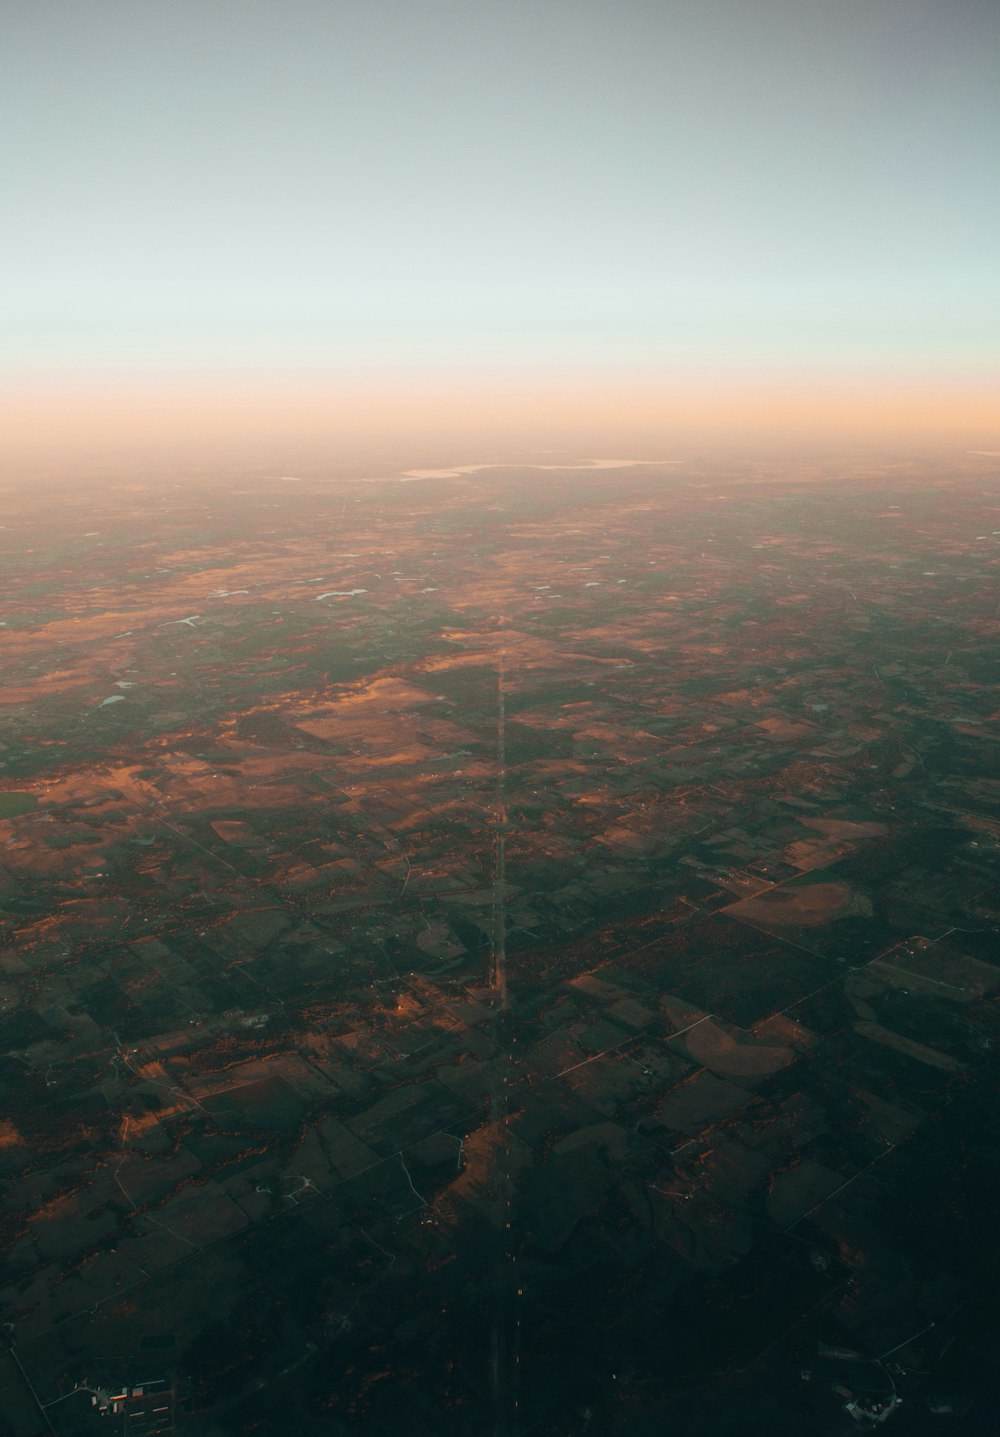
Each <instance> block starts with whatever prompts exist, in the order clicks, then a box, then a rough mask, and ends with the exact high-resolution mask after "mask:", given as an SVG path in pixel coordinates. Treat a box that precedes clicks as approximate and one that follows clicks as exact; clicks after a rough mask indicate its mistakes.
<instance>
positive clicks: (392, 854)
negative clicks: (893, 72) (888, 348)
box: [0, 457, 1000, 1437]
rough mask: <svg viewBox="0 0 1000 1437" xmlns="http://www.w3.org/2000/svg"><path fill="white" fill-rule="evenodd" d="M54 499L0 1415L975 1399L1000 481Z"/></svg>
mask: <svg viewBox="0 0 1000 1437" xmlns="http://www.w3.org/2000/svg"><path fill="white" fill-rule="evenodd" d="M977 464H978V465H979V467H978V468H977V467H976V465H977ZM53 492H54V491H53V490H52V489H50V488H42V489H38V490H22V491H15V492H13V493H11V494H9V495H8V496H7V498H6V502H5V514H4V516H3V517H4V524H5V528H4V529H3V530H2V531H0V540H2V547H3V550H4V556H3V560H2V572H3V591H4V592H3V606H2V612H0V621H2V624H3V627H2V628H0V662H2V672H3V683H4V700H5V703H4V708H3V715H2V720H0V921H2V930H0V932H2V939H3V948H2V957H0V1005H2V1006H0V1070H2V1075H3V1092H4V1107H3V1113H2V1117H0V1167H2V1173H3V1177H4V1186H3V1195H2V1197H0V1216H2V1223H3V1243H2V1268H0V1320H2V1322H3V1323H4V1324H5V1327H4V1331H5V1333H6V1335H7V1343H6V1344H5V1345H4V1346H3V1349H2V1351H0V1433H2V1434H3V1437H44V1434H47V1433H56V1434H59V1437H70V1434H87V1433H95V1434H97V1433H102V1432H103V1433H124V1434H128V1437H138V1434H152V1433H155V1432H168V1431H174V1430H176V1431H177V1432H178V1433H179V1434H192V1437H195V1434H197V1437H237V1434H251V1433H253V1434H270V1433H274V1434H283V1433H291V1432H295V1433H301V1434H305V1437H311V1434H317V1437H318V1434H323V1437H355V1434H366V1437H367V1434H383V1433H385V1434H389V1433H392V1434H401V1437H402V1434H409V1437H442V1434H445V1433H447V1434H454V1437H466V1434H467V1437H486V1434H497V1437H521V1434H524V1437H527V1434H529V1433H536V1434H546V1437H577V1434H581V1435H582V1434H591V1433H593V1434H622V1437H626V1434H627V1437H644V1434H647V1433H654V1432H670V1433H672V1434H677V1437H695V1434H702V1433H708V1432H709V1431H711V1432H715V1433H723V1434H732V1437H735V1434H739V1437H743V1434H753V1433H757V1432H761V1433H763V1432H767V1433H769V1434H780V1437H783V1434H788V1437H792V1434H795V1437H799V1434H801V1433H803V1432H807V1431H808V1432H815V1433H817V1434H830V1437H836V1434H840V1433H846V1432H854V1431H857V1430H859V1428H862V1429H863V1428H864V1427H865V1426H869V1427H873V1428H874V1427H875V1426H876V1425H877V1424H878V1423H879V1422H880V1421H881V1420H883V1419H884V1420H885V1421H886V1422H887V1423H888V1426H889V1429H890V1431H892V1432H894V1433H898V1434H899V1437H905V1434H924V1433H935V1432H941V1433H945V1432H948V1431H952V1430H961V1431H963V1432H970V1433H971V1432H986V1431H988V1430H992V1425H993V1424H994V1422H995V1412H994V1408H995V1400H996V1399H995V1390H994V1384H993V1383H992V1378H991V1374H992V1372H993V1371H994V1370H995V1365H996V1362H997V1360H998V1358H1000V1317H998V1314H997V1309H996V1303H995V1293H996V1287H997V1282H998V1280H1000V1248H998V1244H997V1235H996V1203H995V1194H996V1188H997V1180H998V1178H1000V1127H998V1123H997V1115H996V1111H995V1105H994V1093H995V1085H996V1080H997V1076H998V1071H1000V1070H998V1058H997V1053H998V1044H1000V1008H998V995H1000V952H998V947H997V931H998V925H1000V900H998V886H997V874H998V857H1000V848H998V843H1000V821H998V814H997V799H998V795H1000V762H998V757H1000V750H998V745H997V725H996V721H997V715H998V712H1000V659H998V647H997V643H998V638H1000V618H998V612H997V596H998V587H1000V586H998V584H997V578H998V573H1000V565H998V542H1000V490H998V486H997V478H996V471H995V461H991V460H989V459H988V458H985V457H984V458H982V459H979V460H964V461H962V462H961V463H959V464H956V465H955V466H954V467H952V468H948V467H945V466H943V465H937V466H934V467H928V466H923V467H921V466H920V465H918V464H914V463H906V464H901V465H898V466H895V467H886V468H884V469H879V468H878V467H872V468H871V469H869V470H867V471H865V470H863V469H862V468H861V467H860V466H855V467H854V468H853V469H851V468H847V467H845V468H844V469H843V470H841V471H838V470H836V469H835V468H832V467H831V468H829V469H828V470H827V472H825V473H822V474H820V473H818V472H812V473H803V472H802V471H799V470H796V468H795V466H794V465H791V464H786V465H783V466H781V467H780V468H779V467H776V466H771V467H768V466H763V465H752V464H749V463H747V464H738V463H735V462H734V463H731V464H729V465H727V466H724V467H720V466H716V467H709V466H702V467H699V466H698V465H690V464H687V465H680V466H677V465H674V466H673V467H671V468H657V467H655V466H650V467H648V468H627V469H621V470H613V469H604V470H580V471H579V472H573V471H572V470H565V471H552V470H549V471H545V472H542V471H539V470H520V471H519V470H515V469H507V470H499V469H497V470H490V471H480V472H469V473H466V474H464V475H460V476H459V477H458V478H454V479H441V478H428V479H423V480H419V481H414V482H409V483H401V482H400V481H399V479H398V478H393V479H385V480H379V481H377V482H362V481H361V480H360V479H359V480H358V481H348V480H338V481H337V482H336V484H331V483H329V482H327V481H326V480H325V479H324V478H323V477H322V476H320V475H315V474H310V473H303V474H300V475H296V476H291V475H286V476H284V477H283V478H278V477H274V478H260V477H252V478H246V477H240V478H238V479H234V480H233V481H232V482H231V483H230V484H228V485H227V486H221V485H220V486H218V487H207V486H206V487H204V488H201V489H198V490H194V489H193V488H192V486H191V484H190V483H185V484H170V483H168V482H166V481H157V482H155V483H154V482H153V481H151V480H146V479H143V478H142V477H139V478H136V479H133V480H128V481H124V480H123V481H120V482H119V481H115V482H110V481H109V482H108V483H107V484H106V485H104V486H102V487H99V488H98V487H94V486H92V487H90V488H89V489H87V490H86V491H82V490H79V491H65V492H60V493H59V494H58V496H57V498H58V502H53ZM900 1399H901V1401H900Z"/></svg>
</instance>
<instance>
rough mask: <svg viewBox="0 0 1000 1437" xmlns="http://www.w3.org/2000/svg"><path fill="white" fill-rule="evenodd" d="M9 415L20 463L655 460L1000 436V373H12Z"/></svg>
mask: <svg viewBox="0 0 1000 1437" xmlns="http://www.w3.org/2000/svg"><path fill="white" fill-rule="evenodd" d="M0 422H2V428H3V433H4V452H5V454H6V456H7V459H8V463H11V462H13V464H15V465H21V464H24V463H25V462H26V461H27V462H31V461H34V462H38V463H54V462H83V463H89V462H93V461H105V460H114V459H116V458H120V459H123V460H129V461H132V460H134V459H136V458H140V457H142V458H145V457H151V456H155V457H158V458H174V457H177V458H187V459H191V460H194V461H196V462H197V461H200V460H202V459H204V460H207V461H213V462H214V461H221V462H224V461H225V460H227V459H231V460H232V461H233V462H237V463H242V462H246V461H248V460H252V459H256V460H258V461H260V462H263V463H268V462H272V461H273V462H276V463H280V462H281V460H282V458H283V457H284V456H285V455H288V456H289V457H292V456H298V457H301V458H303V459H305V458H307V457H309V458H312V459H314V460H316V461H318V462H327V461H329V462H340V461H343V462H345V463H355V462H373V463H380V462H387V463H393V462H396V461H397V460H398V461H400V462H402V463H404V464H407V465H409V464H417V463H420V462H422V461H425V460H428V459H435V458H436V459H440V460H441V461H443V462H452V463H453V462H458V461H462V460H465V461H472V460H474V459H476V458H483V457H485V458H488V459H491V460H492V459H495V460H497V461H502V460H504V459H509V460H510V461H511V462H516V461H517V457H518V450H519V449H523V448H525V447H538V446H547V445H560V446H566V447H568V448H569V449H571V450H572V451H573V453H574V454H577V455H582V454H583V453H584V452H586V451H587V449H588V448H590V447H592V446H612V447H611V449H610V451H609V452H612V453H619V452H620V453H622V454H628V455H629V456H633V457H650V458H659V457H668V456H669V454H670V451H669V450H667V451H663V450H662V449H661V446H662V445H664V444H667V445H670V444H674V445H680V446H682V450H681V451H680V452H681V454H682V455H683V452H685V451H687V450H689V449H690V448H691V447H692V446H693V447H696V448H702V447H707V448H710V449H711V448H720V449H732V448H734V447H741V446H751V447H752V448H753V449H754V450H755V451H756V450H759V449H761V448H763V449H767V448H770V447H772V446H777V447H779V448H780V447H785V446H787V445H796V446H806V447H810V448H811V447H821V446H831V445H832V446H834V447H836V446H837V445H841V444H848V445H853V444H855V443H858V442H863V443H864V442H871V443H873V444H876V445H879V446H881V445H883V444H885V443H903V444H907V445H909V446H910V447H912V446H913V445H914V444H916V445H924V444H926V445H929V446H934V445H938V444H945V445H947V444H952V443H957V444H961V445H964V444H969V445H972V446H976V445H984V446H987V447H1000V445H998V438H1000V417H998V409H997V405H996V386H995V384H994V383H991V382H989V381H988V379H986V378H984V376H983V375H981V374H977V375H976V376H974V377H971V378H968V379H962V378H959V377H955V376H949V377H948V378H947V379H941V380H933V379H918V378H912V379H907V380H900V379H898V378H897V379H891V380H890V379H882V378H880V377H878V376H864V377H858V376H855V377H852V378H845V377H843V376H830V377H823V376H818V375H810V376H808V377H802V376H790V377H786V376H781V375H776V374H770V375H753V376H738V375H737V376H734V375H729V376H719V377H718V378H709V377H706V376H703V375H702V376H663V377H659V378H657V377H650V376H637V377H635V378H634V379H631V380H629V379H627V378H623V377H622V376H621V375H620V374H618V375H614V376H611V377H607V378H602V377H600V376H585V377H580V378H578V379H576V380H573V381H570V380H566V379H562V380H558V379H553V378H552V377H551V376H545V375H541V374H540V375H537V376H533V375H526V376H525V375H519V376H517V377H514V376H511V375H497V376H495V377H492V378H491V377H489V376H484V375H482V374H476V375H472V376H468V375H467V376H458V377H456V378H454V379H450V378H448V377H445V376H442V375H434V376H429V377H422V378H417V377H414V376H410V377H400V376H389V377H387V378H386V379H385V380H384V381H378V380H376V379H374V378H371V377H366V378H361V379H359V378H357V377H353V378H350V377H349V378H345V377H331V378H329V379H322V378H319V377H317V376H316V375H314V374H308V375H306V374H303V375H289V374H288V373H284V374H282V375H280V376H275V377H273V378H268V377H266V376H263V375H260V374H255V375H252V376H241V377H234V376H226V377H210V376H204V377H199V376H195V375H191V374H187V375H185V376H178V375H169V376H163V377H160V378H156V377H152V376H149V375H125V376H120V377H119V376H112V375H105V376H93V377H89V378H86V379H81V378H79V377H76V376H74V377H67V378H62V379H56V378H52V379H48V380H42V379H28V378H26V379H23V380H21V381H15V382H12V383H8V385H7V386H6V388H5V392H4V397H3V399H2V401H0ZM623 445H624V446H626V447H625V448H622V447H621V446H623Z"/></svg>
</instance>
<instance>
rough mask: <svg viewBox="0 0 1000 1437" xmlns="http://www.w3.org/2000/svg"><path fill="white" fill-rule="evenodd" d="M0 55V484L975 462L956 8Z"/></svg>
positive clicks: (68, 18)
mask: <svg viewBox="0 0 1000 1437" xmlns="http://www.w3.org/2000/svg"><path fill="white" fill-rule="evenodd" d="M9 31H10V33H9V42H8V45H7V47H6V55H7V67H6V68H7V73H6V76H5V79H4V85H3V94H4V100H3V102H2V103H3V104H4V105H5V107H6V111H7V118H6V124H5V133H6V134H7V135H8V137H9V139H8V157H7V164H6V167H5V169H6V173H7V176H8V196H9V205H8V208H9V213H10V216H11V218H10V219H9V220H8V224H7V230H6V234H5V243H6V252H7V264H6V265H5V276H6V278H5V281H4V282H3V285H2V288H0V304H2V312H3V315H4V325H3V333H4V339H3V342H2V344H0V372H2V374H3V376H4V381H5V382H4V390H5V398H4V401H3V406H4V411H5V414H6V420H5V427H6V428H7V431H8V434H7V454H8V460H9V462H10V463H12V464H14V465H21V464H24V463H26V462H28V461H29V460H31V459H37V461H38V462H39V463H42V464H45V463H48V462H50V461H51V462H62V461H63V460H64V459H65V460H67V461H74V460H79V461H81V462H82V461H83V460H85V459H86V460H87V462H90V461H91V460H93V461H94V462H102V461H104V460H107V461H109V462H110V461H111V460H112V459H114V456H119V457H120V456H122V455H123V454H125V453H128V454H129V455H136V454H137V455H141V454H142V453H143V452H146V451H149V452H152V451H154V450H155V451H156V452H167V451H168V450H169V452H171V453H175V454H177V455H178V456H181V455H187V454H200V455H202V456H204V457H210V456H212V455H217V456H219V457H220V458H221V457H223V456H228V458H232V459H234V460H235V459H236V458H237V456H239V455H241V454H243V453H244V452H247V451H253V452H259V451H263V453H264V457H266V458H268V459H270V458H271V457H272V456H273V457H274V459H275V462H279V456H280V453H281V451H282V446H287V445H293V446H294V445H295V444H300V445H305V446H307V447H310V448H314V447H315V446H317V445H318V446H320V447H321V448H322V447H323V446H325V447H326V450H327V451H328V452H329V453H330V455H331V456H333V457H335V456H336V455H337V454H345V453H348V452H350V453H352V454H357V455H378V454H381V453H388V452H389V451H390V450H391V451H392V452H394V453H395V452H397V451H400V452H402V451H404V450H406V449H407V446H413V448H414V454H413V462H414V463H416V464H420V463H431V462H434V461H435V460H436V459H441V460H442V461H443V462H455V461H456V460H460V459H463V458H464V459H474V458H476V457H477V456H479V455H481V454H482V453H483V452H484V451H485V452H487V453H491V452H493V451H494V450H496V449H498V448H499V449H506V450H508V451H510V450H516V448H517V446H519V445H521V446H523V445H526V444H527V445H541V446H545V445H549V444H563V443H567V442H570V443H579V444H582V445H583V446H584V448H587V447H589V446H591V445H592V444H594V443H598V444H600V445H601V446H602V447H603V446H605V445H607V444H612V445H613V446H614V447H615V448H617V447H619V446H620V445H621V444H622V443H626V442H627V443H628V445H629V452H632V451H635V450H636V449H637V448H639V449H644V451H645V452H655V451H656V450H657V449H658V448H659V446H660V445H661V444H663V443H670V442H672V441H673V442H681V443H684V442H698V443H709V444H711V445H716V446H721V447H723V448H726V447H728V446H729V445H730V444H735V445H737V446H738V445H740V444H745V443H748V442H750V443H754V444H756V445H758V446H762V447H765V448H766V447H769V446H774V445H778V446H779V447H780V446H782V445H784V446H787V445H788V444H792V445H795V444H800V443H808V444H810V445H819V446H822V445H824V444H830V445H832V446H834V447H836V446H841V445H844V444H847V445H851V444H856V443H876V444H878V445H879V446H882V445H885V444H888V445H890V446H892V445H894V444H903V445H906V444H910V445H912V444H914V443H916V444H917V445H927V444H930V445H931V446H932V447H933V446H937V447H940V446H944V447H945V448H949V449H950V447H951V446H952V445H953V444H954V445H955V446H956V447H957V448H958V450H959V451H961V450H963V449H965V448H977V447H979V448H984V449H990V448H997V447H1000V420H997V418H996V416H995V412H994V411H995V404H994V403H993V391H994V389H995V384H996V377H997V349H996V340H995V336H996V333H997V323H996V321H997V317H998V314H1000V282H998V271H997V265H996V259H995V235H996V232H997V219H998V215H997V188H996V184H995V176H994V173H993V168H994V166H993V160H992V156H993V154H995V152H996V149H997V147H998V143H1000V108H998V106H997V102H996V93H995V74H996V62H997V60H998V58H1000V11H998V10H997V8H996V7H995V6H992V5H987V4H985V3H983V0H958V3H956V4H951V5H948V6H943V5H941V4H939V3H934V0H884V3H882V4H880V5H879V6H877V7H874V6H871V5H869V4H862V3H860V0H849V3H847V4H843V5H839V6H837V7H836V8H833V7H830V6H826V5H820V4H818V3H803V0H756V3H753V4H750V5H738V4H735V3H733V0H703V3H700V4H698V5H690V4H683V3H678V0H662V3H658V4H647V3H645V0H629V3H627V4H626V5H624V6H616V7H614V8H611V7H606V6H602V5H599V4H597V3H592V0H591V3H585V4H574V5H570V4H568V3H564V0H545V3H543V4H541V5H539V6H535V7H532V8H531V9H530V10H527V9H521V8H519V7H517V6H498V5H492V4H487V3H465V4H461V5H460V4H456V3H453V0H431V3H430V4H428V5H423V6H420V7H414V6H410V5H407V4H405V3H403V0H386V3H384V4H382V5H380V6H378V7H372V6H364V5H362V4H360V3H357V0H348V3H344V4H338V5H335V6H327V5H320V4H316V3H313V0H296V3H294V4H292V5H291V6H287V7H281V9H280V10H279V9H278V8H277V7H271V6H268V5H266V4H263V3H261V0H256V3H250V4H243V5H239V6H236V5H234V4H232V3H231V0H224V3H221V4H219V5H217V6H215V7H213V8H212V9H211V11H206V10H205V9H204V8H202V7H198V6H195V5H193V4H191V3H189V0H176V3H174V4H172V5H170V6H168V7H154V6H153V5H151V4H146V3H140V4H130V5H125V4H123V3H121V0H94V3H92V4H90V5H88V6H86V7H84V8H82V9H77V10H66V9H65V8H62V9H59V10H56V9H55V8H52V7H46V6H40V5H28V4H25V3H16V4H15V5H14V7H13V10H12V14H11V20H10V24H9ZM470 446H471V450H470ZM612 452H613V450H612Z"/></svg>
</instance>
